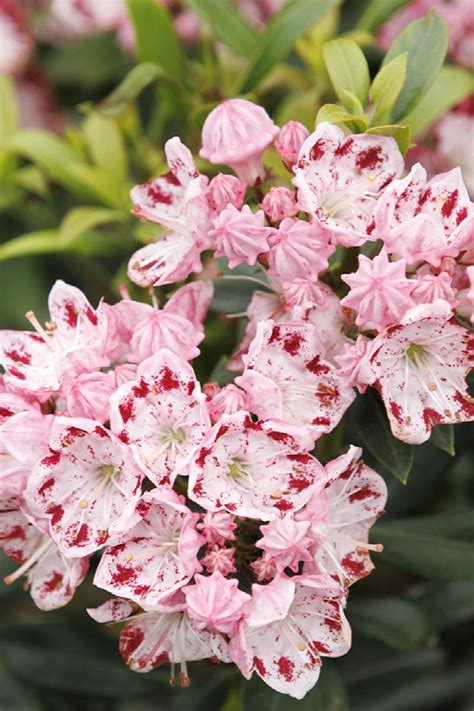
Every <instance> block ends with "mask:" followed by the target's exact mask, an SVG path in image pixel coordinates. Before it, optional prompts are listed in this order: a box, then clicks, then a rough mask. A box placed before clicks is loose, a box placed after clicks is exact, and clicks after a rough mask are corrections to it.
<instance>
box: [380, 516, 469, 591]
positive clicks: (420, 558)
mask: <svg viewBox="0 0 474 711" xmlns="http://www.w3.org/2000/svg"><path fill="white" fill-rule="evenodd" d="M457 519H459V520H457ZM473 529H474V516H473V512H472V511H469V512H468V513H461V514H450V515H436V516H430V517H424V518H421V519H398V520H395V521H389V522H387V523H382V524H379V525H376V526H374V528H373V529H372V535H373V537H374V539H375V540H377V541H380V542H381V543H382V544H383V546H384V552H383V554H382V556H383V558H384V559H385V560H387V561H388V562H390V563H393V564H394V565H397V566H399V567H401V568H403V569H404V570H407V571H409V572H411V573H414V574H416V575H421V576H422V577H425V578H428V579H429V580H446V581H449V582H454V581H466V582H472V581H474V543H473V542H472V539H473V538H474V530H473ZM460 534H463V535H464V537H465V538H471V540H469V541H468V540H461V541H460V540H457V537H458V536H459V535H460ZM455 537H456V538H455Z"/></svg>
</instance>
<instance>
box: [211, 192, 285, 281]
mask: <svg viewBox="0 0 474 711" xmlns="http://www.w3.org/2000/svg"><path fill="white" fill-rule="evenodd" d="M264 223H265V213H264V212H263V210H259V211H258V212H256V213H253V212H252V210H251V209H250V207H249V206H248V205H244V206H243V208H242V210H237V209H236V208H235V207H234V206H233V205H228V206H227V207H226V208H225V210H223V211H222V212H221V213H220V215H219V216H218V217H216V219H215V220H214V229H213V230H211V231H210V233H209V236H210V237H211V238H213V239H214V240H215V243H216V247H217V249H216V252H215V255H216V257H227V259H228V260H229V267H230V268H231V269H234V267H236V266H237V265H238V264H241V263H242V262H246V263H247V264H250V265H253V264H255V262H256V261H257V257H258V256H259V254H262V253H263V252H268V249H269V246H268V238H269V236H270V234H271V228H270V227H266V226H265V224H264Z"/></svg>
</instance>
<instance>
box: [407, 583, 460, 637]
mask: <svg viewBox="0 0 474 711" xmlns="http://www.w3.org/2000/svg"><path fill="white" fill-rule="evenodd" d="M416 602H417V604H418V605H420V606H421V607H422V609H423V610H424V612H425V614H426V615H427V617H428V618H429V619H430V620H431V623H432V624H433V625H434V626H435V627H436V628H437V629H439V630H444V629H446V628H448V627H453V626H454V625H460V624H463V623H466V622H469V621H470V620H474V583H447V584H446V585H439V584H435V583H429V584H427V585H425V586H424V587H423V589H422V590H421V591H420V592H419V593H418V594H417V596H416Z"/></svg>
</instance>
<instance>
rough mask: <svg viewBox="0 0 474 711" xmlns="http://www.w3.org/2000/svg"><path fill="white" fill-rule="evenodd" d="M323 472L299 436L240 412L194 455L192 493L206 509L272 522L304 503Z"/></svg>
mask: <svg viewBox="0 0 474 711" xmlns="http://www.w3.org/2000/svg"><path fill="white" fill-rule="evenodd" d="M320 474H321V465H320V463H319V462H318V460H317V459H315V458H314V457H312V456H311V455H310V454H306V453H305V452H302V451H301V447H300V446H299V444H298V442H297V440H296V439H295V437H293V436H292V435H290V434H287V433H286V432H285V431H284V429H282V428H280V429H279V426H278V425H274V424H272V423H271V422H268V423H265V422H263V423H262V422H259V423H256V422H253V421H252V418H251V417H250V415H249V414H248V413H246V412H237V413H236V414H235V415H227V416H224V417H223V418H222V419H221V420H220V421H219V422H218V423H217V424H215V425H214V427H213V428H212V429H211V430H210V431H209V433H208V434H207V435H206V436H205V437H204V439H203V440H202V442H201V445H200V447H199V448H198V449H197V450H196V452H195V454H194V455H193V457H192V459H191V461H190V464H189V491H188V496H189V498H190V499H191V500H192V501H195V502H196V503H198V504H199V505H200V506H203V507H204V508H205V509H207V510H208V511H219V509H222V508H223V509H225V510H226V511H229V512H230V513H232V514H235V515H236V516H247V517H249V518H257V519H262V520H263V521H269V520H271V519H273V518H275V517H277V516H278V515H279V514H280V513H284V512H286V511H292V510H293V511H297V510H298V509H299V508H301V507H302V506H304V504H305V503H306V501H308V499H309V497H310V496H311V492H312V490H313V488H314V485H315V482H316V480H317V479H318V477H319V476H320Z"/></svg>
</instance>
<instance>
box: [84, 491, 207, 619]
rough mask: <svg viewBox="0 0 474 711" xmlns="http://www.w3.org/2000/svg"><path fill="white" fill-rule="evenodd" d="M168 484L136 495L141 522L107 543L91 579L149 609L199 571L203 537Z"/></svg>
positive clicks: (185, 507)
mask: <svg viewBox="0 0 474 711" xmlns="http://www.w3.org/2000/svg"><path fill="white" fill-rule="evenodd" d="M183 502H184V499H183V497H182V496H178V495H177V494H176V493H175V492H174V491H173V490H172V489H166V488H158V489H153V490H152V491H150V492H147V493H145V494H144V495H143V497H142V498H141V499H140V502H139V504H138V506H137V513H138V514H139V515H140V517H141V521H140V522H139V523H138V524H137V525H136V526H134V528H132V529H131V530H130V531H129V533H128V534H127V540H126V541H125V542H124V543H121V544H119V545H117V546H111V547H109V548H107V549H106V550H105V552H104V554H103V556H102V558H101V561H100V563H99V566H98V568H97V572H96V574H95V577H94V584H95V585H97V586H98V587H99V588H103V589H104V590H108V591H109V592H111V593H113V594H114V595H118V596H120V597H126V598H128V599H129V600H133V601H134V602H137V603H138V604H139V605H140V606H141V607H143V608H145V609H148V610H151V609H153V608H154V606H155V605H157V604H158V603H160V602H162V601H163V600H164V599H165V598H167V597H169V596H170V595H171V594H172V593H174V592H176V590H178V589H179V588H181V587H183V585H186V583H188V582H189V581H190V580H191V578H192V576H193V575H194V573H196V572H199V571H200V570H202V566H201V564H200V563H199V561H198V559H197V554H198V551H199V549H200V548H201V546H202V545H203V544H204V542H205V541H204V539H203V538H202V536H200V535H199V533H198V532H197V531H196V521H197V519H198V516H199V515H198V514H195V513H191V511H190V510H189V508H188V507H187V506H185V504H184V503H183Z"/></svg>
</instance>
